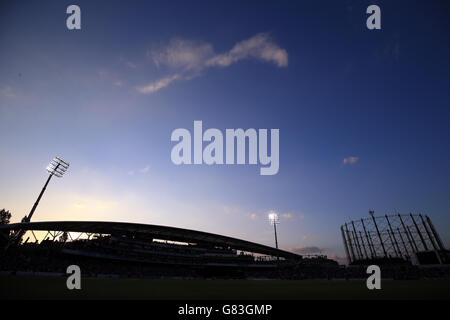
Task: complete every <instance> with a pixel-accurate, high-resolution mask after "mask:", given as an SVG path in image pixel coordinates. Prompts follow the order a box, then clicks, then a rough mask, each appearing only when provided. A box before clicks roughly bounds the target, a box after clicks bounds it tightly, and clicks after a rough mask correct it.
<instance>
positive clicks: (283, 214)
mask: <svg viewBox="0 0 450 320" xmlns="http://www.w3.org/2000/svg"><path fill="white" fill-rule="evenodd" d="M281 216H282V217H283V218H285V219H292V217H293V215H292V213H289V212H287V213H282V214H281Z"/></svg>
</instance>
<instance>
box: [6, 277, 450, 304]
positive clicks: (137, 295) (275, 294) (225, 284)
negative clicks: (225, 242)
mask: <svg viewBox="0 0 450 320" xmlns="http://www.w3.org/2000/svg"><path fill="white" fill-rule="evenodd" d="M81 287H82V289H81V290H68V289H67V288H66V278H65V277H36V276H33V277H31V276H1V277H0V294H1V297H2V298H3V299H5V298H6V299H8V298H9V299H23V298H24V299H178V300H188V299H230V300H240V299H446V300H449V299H450V280H419V281H412V280H409V281H399V280H398V281H392V280H384V281H382V282H381V287H382V289H381V290H368V289H367V288H366V284H365V281H364V280H350V281H345V280H301V281H294V280H172V279H166V280H153V279H96V278H84V279H82V282H81Z"/></svg>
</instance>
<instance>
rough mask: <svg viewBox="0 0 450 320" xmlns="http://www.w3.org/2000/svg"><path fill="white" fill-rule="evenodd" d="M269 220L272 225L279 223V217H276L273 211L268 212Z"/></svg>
mask: <svg viewBox="0 0 450 320" xmlns="http://www.w3.org/2000/svg"><path fill="white" fill-rule="evenodd" d="M269 221H270V224H272V225H275V224H279V223H280V219H279V218H278V214H277V213H276V212H274V211H271V212H269Z"/></svg>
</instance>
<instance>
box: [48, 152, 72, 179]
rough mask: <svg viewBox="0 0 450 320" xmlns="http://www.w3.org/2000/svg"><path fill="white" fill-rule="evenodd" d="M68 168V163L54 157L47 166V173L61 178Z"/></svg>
mask: <svg viewBox="0 0 450 320" xmlns="http://www.w3.org/2000/svg"><path fill="white" fill-rule="evenodd" d="M68 168H69V163H67V162H65V161H64V160H63V159H61V158H59V157H54V158H53V160H52V161H51V162H50V164H49V165H48V166H47V171H48V173H50V175H52V176H57V177H58V178H61V177H62V176H63V175H64V173H65V172H66V171H67V169H68Z"/></svg>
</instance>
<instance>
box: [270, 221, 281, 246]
mask: <svg viewBox="0 0 450 320" xmlns="http://www.w3.org/2000/svg"><path fill="white" fill-rule="evenodd" d="M269 221H270V223H271V224H273V230H274V232H275V247H276V248H277V249H278V238H277V224H279V223H280V220H279V219H278V214H277V213H275V212H270V213H269Z"/></svg>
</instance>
